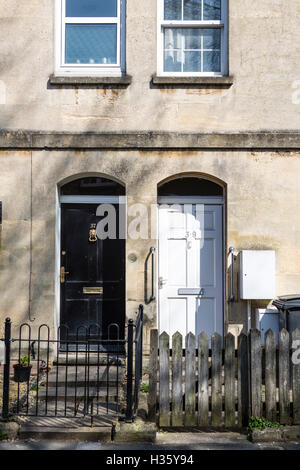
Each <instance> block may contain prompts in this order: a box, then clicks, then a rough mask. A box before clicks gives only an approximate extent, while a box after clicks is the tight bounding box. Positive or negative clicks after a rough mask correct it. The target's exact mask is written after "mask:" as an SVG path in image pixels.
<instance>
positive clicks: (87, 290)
mask: <svg viewBox="0 0 300 470" xmlns="http://www.w3.org/2000/svg"><path fill="white" fill-rule="evenodd" d="M83 293H84V294H94V295H95V294H103V287H84V288H83Z"/></svg>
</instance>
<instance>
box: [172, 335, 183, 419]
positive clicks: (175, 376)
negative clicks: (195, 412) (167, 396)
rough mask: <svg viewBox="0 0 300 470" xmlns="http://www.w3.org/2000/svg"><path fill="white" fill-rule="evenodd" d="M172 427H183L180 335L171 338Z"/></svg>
mask: <svg viewBox="0 0 300 470" xmlns="http://www.w3.org/2000/svg"><path fill="white" fill-rule="evenodd" d="M172 426H183V393H182V335H181V334H180V333H178V332H177V333H175V334H174V335H173V337H172Z"/></svg>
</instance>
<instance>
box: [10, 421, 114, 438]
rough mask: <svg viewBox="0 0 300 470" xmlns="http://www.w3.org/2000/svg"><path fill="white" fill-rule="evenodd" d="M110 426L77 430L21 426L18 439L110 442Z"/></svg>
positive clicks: (83, 427)
mask: <svg viewBox="0 0 300 470" xmlns="http://www.w3.org/2000/svg"><path fill="white" fill-rule="evenodd" d="M112 429H113V428H112V426H110V427H109V426H103V427H100V426H99V427H98V426H97V427H88V426H86V427H85V426H81V427H79V428H72V427H65V428H63V427H61V426H59V427H55V426H50V427H46V426H31V425H30V426H28V425H27V426H21V428H20V433H19V438H20V439H24V440H27V439H37V440H42V439H55V440H56V441H76V442H86V441H89V442H110V441H111V440H112V432H113V431H112Z"/></svg>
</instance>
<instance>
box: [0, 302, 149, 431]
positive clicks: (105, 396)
mask: <svg viewBox="0 0 300 470" xmlns="http://www.w3.org/2000/svg"><path fill="white" fill-rule="evenodd" d="M134 328H135V335H134V334H133V330H134ZM120 331H121V330H120V327H119V325H117V324H116V323H113V324H111V325H109V326H108V328H107V330H106V332H105V333H104V334H103V331H102V330H101V328H100V326H99V325H97V324H93V325H89V326H88V327H86V326H78V327H77V329H76V332H75V334H74V331H72V332H71V334H70V333H69V328H68V326H66V325H62V326H60V327H59V328H58V330H57V332H56V336H55V337H54V338H53V337H52V336H54V335H51V330H50V328H49V326H48V325H46V324H43V325H41V326H40V327H39V328H38V330H37V333H35V334H33V333H32V328H31V326H30V325H29V324H27V323H24V324H22V325H21V326H20V328H19V334H18V336H17V337H12V335H11V320H10V319H9V318H7V319H6V321H5V337H4V342H5V364H4V366H3V401H2V417H3V419H8V418H9V416H10V415H11V414H14V415H19V416H39V417H65V418H68V417H70V418H71V417H76V418H79V417H84V418H86V417H89V418H90V419H91V424H93V420H94V418H95V417H97V416H104V415H112V414H114V415H117V416H120V417H121V416H122V415H123V416H124V414H126V418H127V419H128V420H129V421H131V420H133V419H134V417H135V415H136V410H137V404H138V391H139V386H140V380H141V372H142V337H143V306H142V305H141V306H140V307H139V313H138V318H137V321H136V324H134V322H133V321H129V322H128V330H127V331H128V333H127V337H126V335H123V332H122V331H121V334H120ZM126 347H127V355H126ZM126 365H127V377H126V374H125V368H126ZM133 370H134V371H135V372H134V373H133ZM12 381H13V382H14V393H12ZM126 381H127V387H126ZM133 390H134V393H132V392H133ZM128 391H129V394H128ZM126 392H127V393H126ZM12 401H13V402H12ZM125 412H126V413H125Z"/></svg>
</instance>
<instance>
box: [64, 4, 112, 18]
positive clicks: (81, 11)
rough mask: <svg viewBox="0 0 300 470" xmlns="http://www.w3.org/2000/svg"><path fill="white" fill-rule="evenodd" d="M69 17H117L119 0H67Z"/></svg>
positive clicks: (67, 14)
mask: <svg viewBox="0 0 300 470" xmlns="http://www.w3.org/2000/svg"><path fill="white" fill-rule="evenodd" d="M66 16H68V17H80V16H81V17H95V16H96V17H97V16H100V17H101V16H102V17H114V16H117V0H66Z"/></svg>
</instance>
